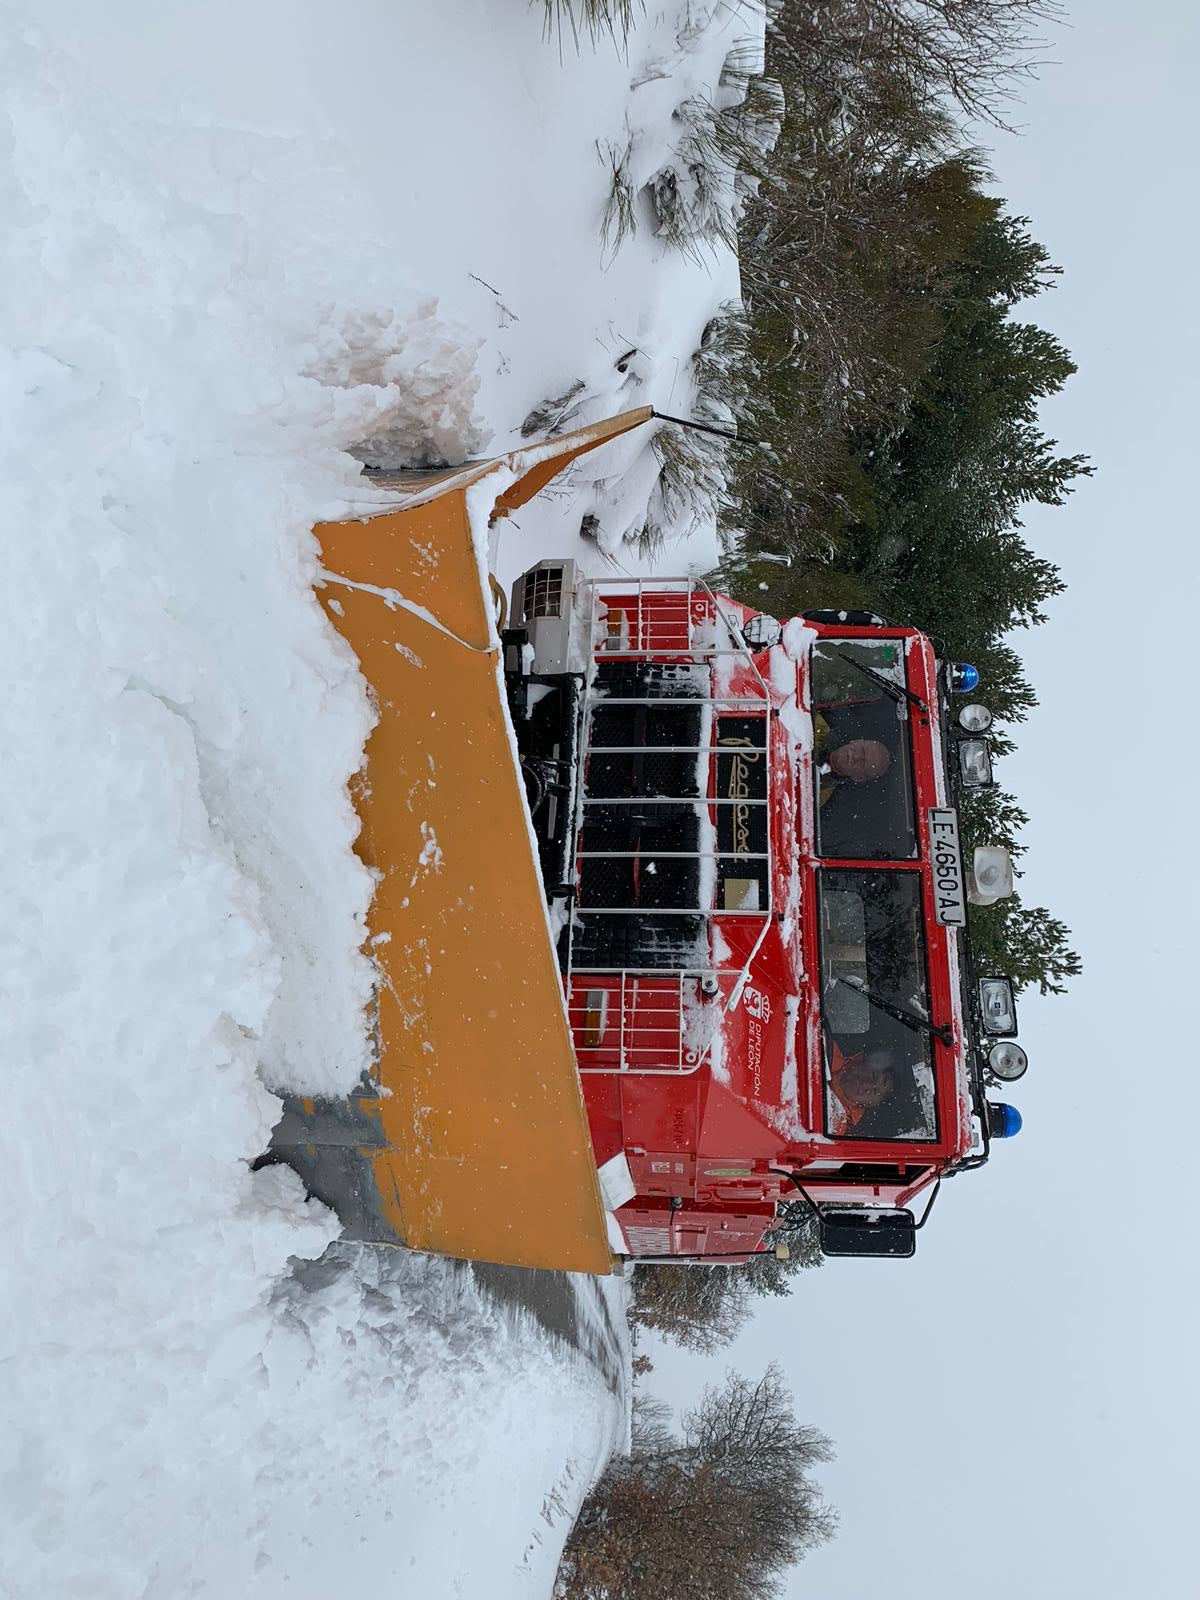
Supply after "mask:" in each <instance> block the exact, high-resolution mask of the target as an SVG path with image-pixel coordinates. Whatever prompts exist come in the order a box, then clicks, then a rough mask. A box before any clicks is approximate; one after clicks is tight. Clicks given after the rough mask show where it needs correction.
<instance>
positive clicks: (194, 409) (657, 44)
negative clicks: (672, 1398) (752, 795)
mask: <svg viewBox="0 0 1200 1600" xmlns="http://www.w3.org/2000/svg"><path fill="white" fill-rule="evenodd" d="M761 31H762V21H761V16H760V15H759V14H758V11H757V9H756V7H755V6H754V5H752V4H734V3H732V0H730V3H729V4H725V3H721V0H716V3H704V4H700V3H696V0H691V3H689V0H672V3H670V4H668V5H667V6H665V7H663V8H662V9H659V8H657V7H652V8H650V10H649V11H648V12H647V14H646V16H645V18H644V19H643V20H642V21H641V23H639V26H638V28H637V29H636V31H635V33H634V35H633V37H632V38H631V40H630V43H629V46H628V50H627V52H626V53H624V54H622V53H621V52H619V51H617V50H616V49H615V48H614V47H613V46H612V44H611V42H610V43H602V44H601V45H599V46H598V47H596V48H595V49H593V47H592V46H591V44H589V43H585V44H583V45H582V47H581V48H580V50H579V51H578V53H576V51H575V49H574V46H573V45H572V44H571V43H569V42H568V43H565V44H562V43H561V42H559V41H556V40H554V39H547V38H546V37H545V36H544V34H543V30H542V23H541V17H540V8H539V9H538V10H536V11H531V10H530V9H528V7H527V6H526V4H525V0H444V3H442V4H439V5H436V6H430V5H428V4H425V3H423V0H390V3H386V4H385V3H384V0H378V3H374V0H371V3H369V0H354V3H348V4H346V5H343V6H342V7H340V8H337V12H336V19H335V17H334V13H333V11H332V9H331V8H325V7H320V6H317V5H316V4H311V3H310V4H300V5H296V4H289V5H284V4H283V3H282V0H259V3H258V4H256V5H255V6H254V7H246V6H244V5H235V4H233V3H232V0H210V3H209V4H207V5H206V6H204V7H195V6H190V5H187V4H186V3H184V0H166V3H164V0H158V3H157V4H151V3H150V0H112V3H111V4H109V5H106V6H105V7H103V8H98V7H94V6H92V5H91V4H89V3H88V0H26V3H23V4H19V5H16V6H15V7H14V6H12V5H9V6H7V7H5V8H4V9H3V10H0V144H2V146H3V157H2V160H0V276H2V281H3V283H4V292H3V295H0V417H2V418H3V428H2V430H0V506H2V508H3V510H2V514H3V519H4V538H3V542H2V544H0V551H2V555H0V560H2V561H3V563H4V567H3V580H4V581H3V585H2V588H0V596H2V598H0V607H2V608H3V618H2V626H0V661H2V663H3V673H4V681H5V683H6V685H7V691H8V692H7V701H6V710H5V714H4V718H3V727H4V734H5V738H4V746H3V760H2V762H0V773H2V780H0V781H2V784H3V790H2V806H0V815H2V816H3V820H4V838H3V849H2V850H0V886H2V889H3V895H4V904H5V907H6V916H5V918H4V920H3V928H2V932H0V940H2V941H3V960H2V962H0V1000H2V1005H3V1014H4V1016H5V1019H6V1029H5V1033H6V1049H5V1084H6V1087H7V1091H8V1092H7V1097H6V1104H5V1115H4V1118H3V1121H2V1122H0V1241H2V1243H0V1263H2V1273H3V1278H2V1282H0V1360H2V1361H3V1363H4V1368H3V1370H4V1372H5V1385H4V1390H3V1399H2V1400H0V1424H2V1426H0V1594H3V1595H4V1596H5V1597H6V1600H7V1597H10V1596H11V1597H12V1600H25V1597H32V1596H35V1595H36V1596H38V1597H39V1600H45V1597H47V1596H53V1597H55V1600H58V1597H64V1600H66V1597H80V1600H84V1597H86V1600H109V1597H112V1600H118V1597H119V1600H126V1597H139V1600H174V1597H176V1596H184V1595H193V1594H212V1595H221V1596H240V1595H243V1594H254V1595H256V1596H258V1595H262V1596H273V1595H276V1594H278V1595H285V1594H286V1595H290V1596H301V1597H308V1596H312V1597H317V1596H326V1595H334V1594H340V1593H343V1592H353V1590H354V1589H355V1588H356V1587H357V1586H359V1585H362V1584H365V1583H367V1582H377V1581H380V1580H383V1581H388V1582H391V1581H393V1579H394V1580H395V1583H396V1588H395V1592H396V1593H398V1594H412V1595H418V1594H420V1595H435V1596H441V1595H462V1596H476V1595H477V1596H481V1597H482V1596H488V1597H494V1596H502V1595H509V1594H512V1595H520V1594H526V1593H528V1594H536V1595H545V1594H547V1593H548V1592H549V1589H550V1586H551V1583H552V1579H553V1573H554V1568H555V1564H556V1560H557V1552H558V1549H559V1547H560V1546H561V1542H562V1539H563V1537H564V1536H565V1533H566V1530H567V1527H568V1526H569V1518H570V1515H571V1513H572V1511H573V1509H574V1508H575V1506H576V1505H577V1504H578V1502H579V1499H580V1498H581V1496H582V1495H583V1493H584V1492H585V1491H586V1488H587V1485H588V1482H589V1480H590V1478H591V1477H592V1475H593V1474H594V1473H595V1472H596V1471H597V1470H598V1469H599V1468H600V1467H601V1466H602V1465H603V1462H604V1460H605V1459H606V1457H607V1454H608V1452H609V1451H610V1450H611V1449H612V1448H614V1446H619V1444H620V1442H621V1441H622V1439H623V1438H624V1431H625V1415H624V1398H623V1396H622V1395H621V1394H614V1393H613V1392H612V1388H611V1386H610V1385H609V1384H608V1383H606V1382H605V1380H604V1377H603V1375H602V1374H601V1372H600V1371H599V1370H598V1369H597V1367H596V1366H595V1365H594V1364H592V1363H589V1362H588V1361H586V1360H584V1359H583V1358H582V1357H580V1356H579V1355H578V1354H574V1353H572V1352H571V1351H569V1350H568V1349H567V1348H566V1347H565V1346H564V1345H561V1344H556V1343H555V1342H554V1341H553V1340H551V1339H550V1338H548V1337H547V1335H546V1333H545V1332H544V1330H543V1329H542V1328H540V1327H539V1325H538V1324H537V1323H536V1322H535V1321H534V1320H533V1319H532V1318H530V1317H529V1316H527V1315H525V1314H523V1313H520V1312H518V1311H514V1310H511V1309H505V1308H503V1307H501V1306H500V1305H498V1304H497V1302H496V1301H495V1300H494V1299H493V1298H492V1297H491V1296H490V1295H489V1294H488V1293H487V1292H486V1291H485V1290H484V1289H483V1288H482V1286H481V1285H480V1284H478V1283H477V1282H476V1281H475V1280H474V1279H473V1277H472V1275H471V1274H470V1272H469V1271H467V1270H464V1269H460V1268H457V1267H456V1266H454V1265H453V1264H450V1263H441V1262H436V1261H427V1260H422V1259H417V1258H410V1257H406V1256H403V1255H397V1254H392V1253H379V1252H372V1251H368V1250H363V1249H358V1248H350V1247H346V1246H338V1245H335V1246H333V1248H332V1250H331V1252H330V1253H328V1254H326V1255H324V1256H323V1252H325V1251H326V1247H327V1246H328V1245H329V1244H330V1241H331V1240H332V1239H333V1237H334V1234H335V1232H336V1228H335V1226H334V1225H333V1223H332V1219H331V1218H330V1217H329V1216H328V1215H327V1214H325V1213H323V1212H321V1211H320V1210H319V1208H315V1207H313V1206H308V1205H306V1204H305V1203H304V1201H303V1196H302V1194H301V1193H300V1192H299V1186H298V1183H297V1182H295V1181H294V1180H292V1179H291V1176H290V1174H288V1173H286V1172H285V1171H282V1170H281V1169H278V1168H274V1169H270V1170H269V1171H266V1172H262V1173H258V1174H253V1173H251V1171H250V1169H249V1165H248V1163H249V1162H250V1161H251V1160H252V1159H253V1158H254V1156H255V1155H257V1154H258V1153H259V1152H260V1151H261V1149H262V1148H263V1146H264V1144H265V1141H266V1137H267V1134H268V1132H269V1129H270V1127H271V1126H272V1124H273V1122H274V1120H275V1117H276V1114H277V1108H278V1101H277V1099H276V1098H275V1096H274V1095H273V1094H272V1093H271V1088H272V1086H274V1087H277V1088H278V1087H289V1088H295V1089H299V1090H302V1091H314V1090H320V1089H328V1090H336V1089H345V1088H347V1087H349V1086H350V1085H352V1084H353V1083H354V1081H355V1080H356V1079H357V1077H358V1074H359V1072H360V1070H361V1067H362V1065H363V1062H364V1059H365V1051H366V1048H367V1043H366V1037H365V1032H364V1028H363V1022H362V1010H363V1005H364V1003H365V1001H366V999H367V997H368V995H369V993H370V987H371V971H370V968H369V965H368V963H367V962H366V960H365V958H364V957H363V956H362V954H361V953H360V946H361V942H362V937H363V930H364V926H365V922H364V919H365V915H366V911H367V906H368V903H369V899H370V892H371V884H370V880H369V878H368V875H367V874H366V872H365V871H364V869H362V867H361V866H360V865H359V864H358V862H357V860H356V858H355V857H354V855H353V853H352V849H351V845H352V840H353V837H354V832H355V819H354V816H353V812H352V809H351V807H350V804H349V801H348V799H347V793H346V783H347V780H348V779H349V777H350V776H351V775H352V774H353V772H354V771H355V770H356V768H357V766H358V764H359V761H360V757H361V751H362V745H363V741H364V739H365V737H366V735H367V732H368V730H369V727H370V717H371V713H370V707H369V701H368V697H367V694H366V691H365V686H364V684H363V683H362V681H361V679H360V677H359V675H358V673H357V670H356V667H355V663H354V661H353V660H352V658H351V657H350V656H349V653H348V651H347V650H346V648H345V647H344V646H343V645H342V643H341V642H340V640H339V639H338V637H337V636H336V635H335V634H334V633H333V632H332V631H331V630H330V629H329V627H328V626H327V624H326V622H325V620H324V618H323V615H322V613H321V611H320V609H319V607H318V606H317V604H316V603H315V601H314V600H313V598H312V594H311V582H312V578H313V575H314V570H315V547H314V544H313V541H312V539H311V535H310V529H311V526H312V523H313V522H314V521H315V520H317V519H320V518H328V517H330V516H333V515H338V514H346V513H348V512H350V511H352V510H353V509H354V508H355V507H356V506H361V505H363V504H365V503H366V501H367V500H368V499H369V498H370V494H371V491H369V490H366V489H364V488H363V486H362V484H361V482H360V481H359V480H358V477H357V474H358V463H357V461H356V460H355V459H354V457H353V456H352V455H350V454H349V451H350V449H351V448H352V447H353V446H355V445H356V444H358V443H359V442H361V441H362V440H364V439H368V438H371V439H374V440H375V441H376V448H377V449H378V448H383V447H386V448H387V449H388V450H390V451H391V452H392V454H393V456H394V458H396V459H405V460H411V461H414V462H419V461H422V460H428V459H436V458H447V459H456V458H461V457H463V456H465V455H467V454H470V453H474V452H479V451H482V450H485V449H486V450H493V449H504V448H508V447H510V446H511V445H512V444H514V443H516V442H518V441H519V440H520V437H521V434H520V427H521V423H522V421H523V420H524V419H525V418H526V416H527V415H528V414H529V413H530V412H531V411H532V410H533V409H534V408H536V407H537V406H539V404H540V403H542V402H544V401H545V400H547V399H548V398H550V397H553V396H558V395H563V394H566V393H567V392H568V391H569V390H571V389H572V388H573V387H574V386H576V385H581V387H579V388H578V389H577V390H576V393H575V395H574V396H573V398H572V401H571V402H570V405H571V407H572V410H571V414H570V416H569V417H568V418H567V419H566V420H567V421H568V422H582V421H586V420H590V419H591V418H592V417H595V416H600V415H604V414H607V413H609V412H611V411H613V410H616V409H623V408H624V407H626V406H628V405H632V404H642V403H646V402H651V403H654V404H656V405H658V406H659V407H660V408H662V409H665V410H669V411H672V412H680V413H682V414H685V415H686V414H687V413H688V410H689V409H690V407H691V405H692V403H693V400H694V392H693V381H692V377H691V373H690V366H689V363H690V357H691V354H692V352H693V351H694V350H695V348H696V346H697V344H698V343H699V338H700V334H701V333H702V331H703V328H704V326H705V324H706V322H707V321H708V319H709V318H710V317H711V315H712V314H713V312H714V311H715V310H716V308H717V307H718V306H719V305H720V303H721V302H722V301H724V300H726V299H728V298H729V296H730V295H731V294H732V293H734V292H736V270H735V265H734V263H733V262H732V260H731V258H730V257H729V255H728V252H727V251H725V250H724V249H723V247H720V246H719V245H716V246H713V247H711V248H710V247H708V246H707V245H706V246H705V247H704V248H703V249H699V250H697V251H696V252H694V253H688V252H681V251H678V250H673V249H671V248H669V247H667V246H665V245H664V244H663V243H662V242H661V241H659V240H658V239H657V238H656V237H655V235H654V232H653V228H652V225H651V221H650V217H649V213H648V212H647V211H645V209H644V207H645V202H644V201H641V202H639V204H641V205H642V206H643V211H642V217H641V221H642V225H641V226H640V227H639V230H638V232H637V234H636V236H635V237H633V238H632V239H629V240H627V241H626V242H625V243H624V245H623V246H622V247H621V248H620V249H619V250H616V251H614V250H612V249H611V248H610V249H606V248H604V246H603V245H602V242H601V226H602V219H603V214H604V205H605V199H606V196H607V192H608V182H609V178H610V177H611V168H610V167H608V166H606V164H605V163H606V160H607V159H608V157H607V155H606V152H608V151H609V150H613V149H615V150H617V151H618V154H619V156H620V157H621V158H622V159H624V160H625V161H626V165H627V169H628V170H629V171H630V173H631V174H632V176H633V178H634V180H635V183H637V184H641V183H644V182H646V181H648V180H649V179H650V178H651V177H653V176H654V175H655V174H656V173H658V172H661V171H662V170H663V169H664V167H665V166H667V165H669V164H670V163H671V162H672V161H674V160H677V156H676V153H675V152H676V147H677V146H678V143H679V139H680V129H681V127H682V126H683V124H682V123H681V122H680V120H679V118H678V117H676V116H674V115H673V113H674V112H675V110H676V109H677V108H678V107H679V106H680V105H681V104H683V103H684V102H686V101H688V100H689V99H693V98H694V97H695V96H696V95H697V94H699V93H710V94H720V93H722V91H720V90H719V89H718V88H717V85H718V80H719V77H720V74H721V70H722V66H723V64H724V62H725V60H726V57H727V55H728V54H729V52H730V51H731V50H735V49H737V48H739V47H741V48H742V49H744V48H745V44H744V41H747V40H748V41H749V45H750V47H751V48H754V47H756V42H761ZM635 437H636V436H635ZM657 473H658V462H657V458H656V457H655V456H654V454H653V450H652V448H651V446H649V445H648V444H647V443H646V442H645V441H644V440H643V439H641V438H636V442H634V440H630V441H621V442H619V443H618V444H615V445H613V446H610V447H606V449H605V451H602V452H597V453H596V455H595V456H593V457H591V458H589V465H588V468H587V470H586V473H584V472H579V473H577V474H576V476H575V477H574V479H573V480H572V481H571V482H570V483H568V484H567V485H566V486H565V487H562V486H560V487H559V488H558V490H557V491H556V492H555V493H554V494H552V495H550V496H547V497H544V499H543V501H542V502H539V503H538V504H537V505H535V506H533V507H530V508H528V510H527V511H526V512H524V513H522V514H521V516H520V518H519V519H517V523H516V524H514V525H513V526H512V527H511V528H509V529H507V530H506V532H505V535H504V545H503V547H502V549H501V552H500V565H501V570H502V572H504V573H505V574H506V575H507V574H510V573H511V572H513V571H515V570H517V569H519V568H520V567H521V566H524V565H526V564H528V562H529V561H530V560H532V559H536V557H537V556H538V555H539V554H541V553H543V552H544V551H546V550H549V549H555V550H558V551H560V552H565V553H574V554H575V555H576V556H577V557H582V559H584V561H585V562H587V563H588V564H590V565H591V566H592V567H596V566H598V564H599V563H601V562H602V561H603V560H605V559H615V560H617V561H618V562H619V563H629V562H634V561H636V560H637V557H636V555H635V553H634V547H633V546H632V545H630V544H628V543H626V539H627V536H628V535H630V534H633V535H636V534H637V533H638V532H639V531H640V529H641V528H642V527H644V525H645V523H646V520H647V517H648V515H649V516H650V517H652V518H655V517H657V518H659V519H660V520H661V519H662V518H663V517H664V516H666V517H667V519H668V521H669V520H670V516H669V514H668V513H666V512H664V511H663V509H662V507H661V504H660V503H659V502H656V500H655V495H656V493H657V492H658V491H657V490H656V480H657ZM660 499H661V497H660ZM585 515H590V516H592V517H595V519H596V522H597V525H598V538H599V541H600V543H601V544H603V545H604V546H605V547H606V550H607V552H608V555H607V557H606V556H604V555H602V553H601V550H600V546H599V544H597V543H587V542H582V543H581V542H580V540H579V529H580V525H581V522H582V520H583V518H584V516H585ZM678 520H679V519H678V518H677V517H676V521H678ZM689 521H690V519H688V518H684V519H683V524H688V523H689ZM692 532H693V535H694V538H693V543H692V546H691V547H690V548H689V549H687V550H684V549H679V550H677V551H676V550H669V551H668V553H667V557H666V561H667V565H668V566H671V567H678V566H682V565H685V564H690V563H692V562H693V561H699V563H700V564H701V565H704V564H706V563H707V560H708V557H709V554H710V552H711V549H712V533H711V527H709V526H705V525H701V526H700V528H699V529H698V530H697V529H693V530H692ZM697 538H698V543H697V542H696V539H697ZM318 1258H320V1259H319V1260H318ZM294 1259H298V1260H299V1262H300V1263H301V1265H299V1266H295V1267H291V1266H289V1263H290V1262H292V1261H293V1260H294ZM305 1263H307V1264H305ZM597 1292H603V1293H605V1294H607V1295H608V1296H609V1297H610V1299H611V1301H612V1304H613V1305H614V1306H616V1307H618V1308H619V1302H620V1294H621V1286H620V1285H619V1284H612V1285H608V1286H606V1287H605V1288H604V1290H603V1291H596V1290H595V1289H593V1288H592V1287H591V1286H590V1285H580V1294H581V1296H582V1297H583V1302H582V1303H583V1304H585V1305H592V1307H593V1312H594V1310H595V1298H594V1297H595V1294H596V1293H597ZM618 1320H619V1319H618Z"/></svg>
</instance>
